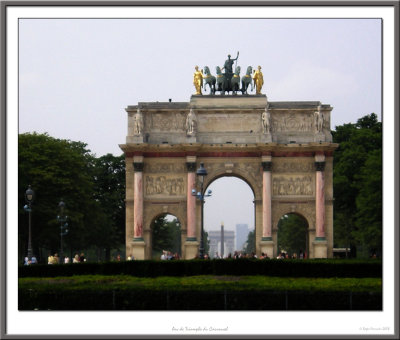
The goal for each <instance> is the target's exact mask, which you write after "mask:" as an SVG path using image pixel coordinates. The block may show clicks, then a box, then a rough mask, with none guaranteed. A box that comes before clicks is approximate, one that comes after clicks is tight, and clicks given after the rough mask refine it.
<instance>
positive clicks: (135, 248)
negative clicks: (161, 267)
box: [131, 239, 146, 260]
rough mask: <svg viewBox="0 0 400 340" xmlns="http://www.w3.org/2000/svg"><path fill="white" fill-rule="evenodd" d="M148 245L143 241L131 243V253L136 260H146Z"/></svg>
mask: <svg viewBox="0 0 400 340" xmlns="http://www.w3.org/2000/svg"><path fill="white" fill-rule="evenodd" d="M145 247H146V243H145V242H144V240H142V239H138V240H133V242H131V252H132V255H133V258H134V259H135V260H145Z"/></svg>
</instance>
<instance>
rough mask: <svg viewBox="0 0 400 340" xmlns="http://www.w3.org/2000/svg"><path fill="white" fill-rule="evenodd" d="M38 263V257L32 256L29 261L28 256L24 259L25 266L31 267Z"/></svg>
mask: <svg viewBox="0 0 400 340" xmlns="http://www.w3.org/2000/svg"><path fill="white" fill-rule="evenodd" d="M36 263H38V261H37V259H36V256H32V257H31V259H29V257H28V256H26V257H25V258H24V266H29V265H31V264H36Z"/></svg>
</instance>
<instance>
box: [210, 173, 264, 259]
mask: <svg viewBox="0 0 400 340" xmlns="http://www.w3.org/2000/svg"><path fill="white" fill-rule="evenodd" d="M207 177H209V178H208V182H207V183H206V184H205V189H204V191H205V192H207V191H208V189H211V190H212V195H211V197H207V198H206V199H205V205H204V230H205V231H206V232H207V233H208V236H209V242H210V256H211V257H214V256H216V253H218V254H219V255H220V256H221V255H222V256H224V257H229V255H230V256H233V255H234V252H235V251H237V250H240V251H242V250H243V245H244V244H245V243H246V242H247V238H248V236H249V235H248V234H249V233H250V232H252V233H253V235H251V237H252V238H251V240H252V242H251V243H252V244H250V245H249V248H251V251H250V253H251V252H256V244H255V243H256V242H255V237H254V236H255V229H256V218H255V217H256V210H255V194H254V189H253V187H252V185H251V184H250V183H249V181H248V180H247V179H246V178H243V176H241V175H238V174H236V173H229V174H227V173H220V174H217V175H214V176H212V177H211V176H207ZM222 224H223V225H224V227H222V226H221V225H222ZM244 226H246V227H244ZM243 229H246V232H245V231H244V230H243ZM222 230H224V232H223V233H222ZM238 230H242V232H241V233H240V232H238ZM244 232H245V234H244V236H243V235H242V234H243V233H244ZM238 236H239V238H238ZM222 238H223V239H224V242H222V241H221V240H222ZM242 238H244V240H242ZM221 252H222V253H223V254H221Z"/></svg>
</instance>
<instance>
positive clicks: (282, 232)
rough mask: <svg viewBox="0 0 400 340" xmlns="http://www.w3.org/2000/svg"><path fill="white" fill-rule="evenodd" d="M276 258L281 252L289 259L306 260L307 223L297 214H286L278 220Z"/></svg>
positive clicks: (307, 253)
mask: <svg viewBox="0 0 400 340" xmlns="http://www.w3.org/2000/svg"><path fill="white" fill-rule="evenodd" d="M277 229H278V230H277V240H278V242H277V243H278V244H277V247H278V256H280V254H282V253H283V252H284V253H286V254H287V255H288V256H289V257H291V258H300V259H303V258H307V257H308V256H309V254H310V252H309V229H310V226H309V223H308V221H307V219H306V218H305V217H304V216H303V215H302V214H300V213H298V212H288V213H285V214H283V215H282V216H281V217H280V218H279V222H278V227H277Z"/></svg>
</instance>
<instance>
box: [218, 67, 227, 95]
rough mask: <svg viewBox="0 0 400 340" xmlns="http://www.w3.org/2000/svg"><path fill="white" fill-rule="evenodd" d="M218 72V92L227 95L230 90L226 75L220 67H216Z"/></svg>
mask: <svg viewBox="0 0 400 340" xmlns="http://www.w3.org/2000/svg"><path fill="white" fill-rule="evenodd" d="M216 70H217V80H216V81H217V91H221V94H225V91H227V90H228V82H227V79H226V78H225V75H224V74H223V73H222V71H221V68H220V67H219V66H217V67H216Z"/></svg>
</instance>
